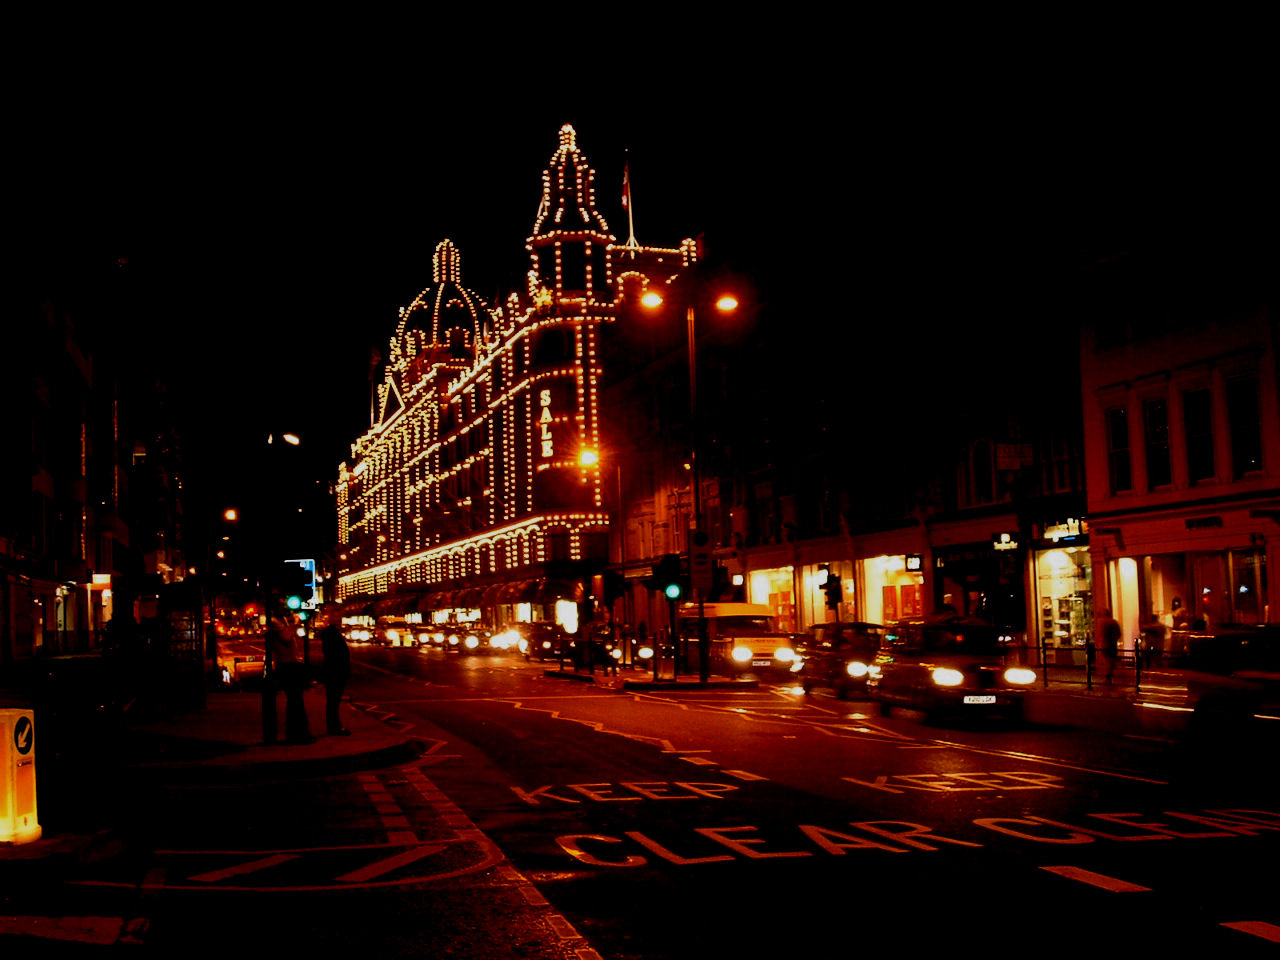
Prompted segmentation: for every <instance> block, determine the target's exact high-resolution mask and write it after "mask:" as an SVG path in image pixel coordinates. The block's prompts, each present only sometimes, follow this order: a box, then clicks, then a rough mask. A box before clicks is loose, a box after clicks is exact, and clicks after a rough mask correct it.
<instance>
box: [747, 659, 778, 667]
mask: <svg viewBox="0 0 1280 960" xmlns="http://www.w3.org/2000/svg"><path fill="white" fill-rule="evenodd" d="M751 665H752V666H753V667H772V666H773V661H772V660H752V661H751Z"/></svg>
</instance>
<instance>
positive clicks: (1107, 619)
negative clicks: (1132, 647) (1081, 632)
mask: <svg viewBox="0 0 1280 960" xmlns="http://www.w3.org/2000/svg"><path fill="white" fill-rule="evenodd" d="M1098 627H1099V630H1098V639H1099V643H1100V646H1099V648H1098V649H1099V650H1100V651H1101V653H1102V659H1103V662H1104V669H1105V670H1106V682H1107V686H1111V678H1112V676H1113V675H1114V674H1115V670H1116V657H1117V656H1119V655H1120V637H1121V634H1122V631H1121V629H1120V621H1118V620H1117V619H1116V618H1115V617H1113V616H1111V610H1110V608H1104V609H1103V611H1102V619H1101V620H1099V621H1098Z"/></svg>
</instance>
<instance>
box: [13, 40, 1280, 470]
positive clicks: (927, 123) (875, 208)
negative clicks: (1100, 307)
mask: <svg viewBox="0 0 1280 960" xmlns="http://www.w3.org/2000/svg"><path fill="white" fill-rule="evenodd" d="M909 66H910V65H908V64H902V65H901V69H900V70H897V71H889V72H875V71H869V70H867V69H861V68H858V69H855V68H850V69H849V71H848V72H844V71H843V70H842V69H841V68H839V66H838V65H837V66H828V67H826V68H824V69H823V70H822V71H820V72H818V71H814V72H810V73H808V74H806V73H797V74H787V75H785V76H784V75H781V74H773V73H770V72H769V71H768V70H765V71H748V70H740V71H739V72H738V74H735V75H732V76H717V77H715V78H714V82H712V81H711V79H710V78H709V77H708V76H707V75H705V74H699V75H698V79H699V86H698V89H697V90H696V91H695V92H694V93H693V94H691V95H683V96H682V95H680V94H678V92H677V89H676V88H675V87H668V88H662V87H661V86H653V85H649V84H646V83H643V82H636V83H634V84H628V83H625V82H621V81H620V80H614V81H611V82H610V83H609V84H608V90H607V93H606V94H602V95H593V96H591V97H585V96H583V97H576V98H575V97H574V96H569V97H563V96H544V95H541V94H542V91H543V90H546V89H550V88H549V87H546V86H545V85H543V86H539V85H537V84H535V87H536V89H535V90H532V91H524V92H523V94H520V93H517V92H515V89H514V88H512V89H511V90H508V91H506V92H504V93H503V95H502V96H497V95H490V96H487V97H460V98H455V97H454V95H453V94H452V93H451V94H450V95H449V96H445V95H443V94H441V93H440V90H441V89H449V90H451V91H452V89H453V88H454V86H456V85H457V84H453V83H443V84H442V83H440V80H439V78H436V82H435V83H433V82H431V78H430V77H429V76H427V75H425V74H424V75H423V76H422V77H421V79H420V82H418V83H412V82H408V78H406V77H397V78H395V79H394V80H392V79H390V78H384V77H381V76H370V77H363V78H360V79H356V78H355V77H354V76H353V74H352V73H351V72H342V73H341V74H339V72H338V71H336V70H335V71H334V72H333V74H332V75H327V74H323V73H317V72H315V71H311V72H308V73H306V74H305V76H304V75H301V74H298V75H294V74H292V73H290V72H289V71H288V70H283V69H282V70H278V71H271V72H270V74H269V75H265V76H264V75H256V74H253V75H246V74H241V73H238V72H236V71H229V72H223V73H222V74H220V75H219V77H218V78H217V79H216V81H215V80H214V79H212V78H208V77H201V78H200V79H199V80H194V79H190V78H187V77H184V76H183V75H181V74H179V75H178V76H176V77H170V78H169V79H168V80H164V79H163V78H159V77H155V78H152V79H151V81H150V82H146V83H144V82H141V81H142V77H141V75H134V74H131V75H130V77H129V78H128V82H122V83H105V84H103V85H101V86H100V87H90V88H86V89H79V90H76V91H74V92H70V91H68V92H63V93H58V94H53V93H50V94H45V95H40V96H38V97H33V98H32V99H31V101H30V102H29V103H28V104H26V105H25V109H24V111H23V116H22V120H21V125H22V131H21V132H22V134H23V135H22V137H21V143H22V144H23V146H24V148H25V149H24V154H25V159H26V161H27V163H24V169H23V172H22V174H21V177H20V179H18V180H17V181H15V182H17V183H19V184H21V187H22V189H21V190H20V191H19V203H20V213H21V214H22V217H23V221H24V222H23V229H22V230H21V232H20V233H19V236H20V238H21V239H20V248H21V250H22V255H24V256H29V257H30V258H31V260H32V261H33V262H36V263H39V264H41V265H42V269H44V271H45V272H44V273H42V275H59V274H63V273H66V272H68V271H73V270H76V269H79V268H80V267H82V265H83V264H85V263H87V262H88V263H94V264H101V263H108V264H110V263H114V262H115V261H116V260H117V258H121V257H123V258H127V265H126V266H124V267H121V268H117V269H118V270H124V271H127V272H129V273H130V275H131V279H130V280H129V284H130V290H131V291H132V293H131V296H132V300H131V302H132V303H134V304H135V305H136V309H135V310H134V311H131V313H130V315H129V316H128V317H127V318H126V319H125V320H124V321H123V323H122V325H123V326H125V327H131V328H129V329H121V330H118V331H115V334H116V335H118V337H119V338H121V339H122V340H124V341H125V342H128V343H130V344H134V345H136V349H137V350H138V351H139V352H140V353H142V354H143V355H145V356H146V357H147V362H149V363H151V364H154V365H155V366H157V367H158V368H161V369H165V370H167V371H168V372H169V373H170V374H171V375H172V379H173V382H174V390H175V392H176V394H177V396H179V397H180V398H182V405H183V406H184V407H185V408H186V409H188V410H189V411H190V412H191V413H192V418H193V420H192V425H191V427H190V428H189V433H190V436H191V438H192V447H193V454H192V455H193V458H194V460H195V461H196V462H198V463H200V464H201V465H202V468H201V472H202V476H201V479H200V481H197V484H199V483H200V482H207V483H208V484H209V486H211V487H215V488H216V487H217V485H220V484H232V485H235V484H239V483H242V482H243V481H244V478H245V477H246V476H251V475H252V465H253V464H254V462H255V458H256V453H255V451H257V450H258V449H259V447H260V444H261V441H262V439H264V438H265V435H266V434H267V433H269V432H271V431H272V430H294V431H296V432H298V433H300V434H302V435H303V438H304V446H305V450H306V452H305V454H304V455H303V457H304V460H305V463H306V469H307V471H308V474H309V476H312V477H314V478H317V479H322V480H325V481H328V480H331V479H332V478H333V477H334V475H335V473H336V466H337V462H338V460H339V459H341V458H342V457H344V456H345V455H346V453H347V447H348V444H349V443H350V442H351V440H353V439H354V438H355V436H356V435H357V434H358V433H359V432H360V431H361V430H363V429H364V428H365V427H366V426H367V424H368V387H369V385H368V380H367V370H368V367H367V361H368V356H369V349H370V348H371V347H375V346H376V347H378V348H380V349H382V350H384V352H385V347H386V341H387V339H388V337H389V336H390V335H391V333H392V332H393V330H394V326H395V323H396V311H397V308H398V307H399V306H401V305H404V304H406V303H408V302H409V301H410V300H411V299H412V297H413V296H414V295H415V294H416V293H418V292H419V291H420V290H421V289H422V288H423V287H425V286H426V285H427V284H428V283H429V282H430V259H431V252H432V250H433V248H434V247H435V245H436V243H438V242H439V241H440V240H441V239H442V238H444V237H449V238H451V239H452V240H453V241H454V242H455V243H456V244H457V245H458V246H459V247H460V249H461V252H462V257H463V279H464V283H465V284H466V285H467V286H469V287H471V288H472V289H474V290H476V291H477V292H478V293H480V294H482V295H484V296H486V297H493V296H495V295H499V294H501V295H505V294H506V292H508V291H509V290H511V289H512V288H513V287H515V286H517V285H518V284H519V283H520V282H521V277H522V274H523V272H524V270H525V269H526V267H527V263H528V261H527V256H526V254H525V251H524V249H523V243H524V239H525V237H526V236H527V235H528V233H529V230H530V228H531V226H532V223H533V219H534V215H535V213H536V210H537V205H538V200H539V196H540V175H541V171H542V169H543V168H544V166H545V165H546V162H547V160H548V158H549V157H550V156H551V154H552V153H553V152H554V150H555V148H556V145H557V140H556V137H557V131H558V128H559V126H560V125H561V124H562V123H566V122H567V123H572V124H573V125H574V126H575V128H576V129H577V132H578V143H579V146H580V147H581V148H582V149H583V151H584V152H585V153H586V155H587V157H588V158H589V160H590V162H591V164H592V166H593V167H594V168H595V170H596V171H597V180H596V184H597V200H598V203H599V206H600V209H601V211H602V213H603V214H604V216H605V218H606V219H607V220H608V222H609V224H610V226H611V227H612V229H613V231H614V233H615V234H616V235H617V236H618V237H619V240H620V241H621V240H625V239H626V234H627V224H626V216H625V214H624V212H623V211H622V209H621V205H620V202H619V201H620V196H621V184H622V170H623V164H624V159H628V160H629V163H630V171H631V183H632V195H633V202H634V210H635V218H636V234H637V238H638V239H639V241H640V242H641V243H644V244H655V245H663V244H673V245H674V244H675V243H677V242H678V241H679V240H680V239H681V238H682V237H685V236H692V235H697V234H704V236H705V243H706V249H707V251H708V254H709V256H710V258H711V260H712V261H713V263H714V264H715V265H716V266H717V267H724V268H726V269H728V270H730V271H731V272H733V273H735V274H737V275H739V276H741V277H744V278H748V279H749V280H750V283H751V285H752V289H751V291H750V293H749V296H750V297H751V300H752V303H753V305H754V307H755V308H756V309H755V310H754V312H753V317H752V320H751V324H750V328H749V330H748V336H747V338H746V343H744V348H745V350H744V359H743V364H744V367H743V369H744V374H745V375H750V376H759V375H760V372H759V371H760V370H761V369H762V368H766V367H770V366H772V368H774V369H776V368H777V367H778V366H786V367H788V368H789V369H790V370H791V373H789V374H787V373H784V374H783V375H782V376H779V377H775V378H774V381H773V382H771V383H770V384H769V386H770V387H771V388H772V387H775V386H778V385H781V384H784V383H788V384H789V383H792V382H794V381H795V379H796V378H795V375H794V371H795V370H796V369H804V370H806V375H805V380H806V381H807V385H806V391H808V392H806V391H791V390H781V391H775V390H772V389H771V390H769V391H765V392H764V393H765V395H766V396H767V397H768V399H769V402H774V403H780V404H784V405H785V404H792V405H795V406H796V408H797V410H806V409H810V408H811V403H812V392H813V391H817V392H822V391H824V390H830V389H832V387H830V383H831V381H832V378H833V377H834V378H835V379H836V380H839V379H840V378H841V377H844V378H845V379H846V380H847V377H848V373H849V371H851V370H854V371H856V370H858V369H868V368H871V369H874V370H876V371H878V373H877V376H879V377H888V378H889V380H890V382H892V380H893V379H895V378H897V377H898V376H899V374H898V373H897V372H895V371H901V376H902V377H903V378H906V379H908V380H909V379H910V378H911V377H912V376H913V374H912V370H915V371H916V374H915V375H916V376H918V377H921V376H922V373H923V372H927V374H936V373H937V371H939V370H942V369H952V368H954V367H955V366H956V365H960V369H967V370H968V371H976V372H975V374H974V375H981V371H983V370H991V369H997V370H998V369H1000V367H1001V365H1002V364H1010V363H1017V362H1018V361H1019V358H1021V359H1022V361H1024V362H1022V363H1021V364H1020V365H1021V366H1031V365H1030V364H1028V363H1026V362H1025V361H1026V359H1027V358H1028V357H1033V356H1037V355H1041V354H1042V352H1043V350H1045V349H1055V350H1056V349H1061V348H1062V344H1059V343H1056V342H1052V338H1053V336H1054V335H1055V334H1054V331H1053V330H1051V329H1048V326H1049V325H1046V324H1045V323H1043V322H1041V321H1042V319H1043V317H1045V316H1046V315H1048V314H1052V313H1053V311H1054V307H1053V304H1055V303H1056V302H1058V301H1059V300H1060V299H1061V295H1062V292H1063V291H1064V290H1065V289H1067V288H1068V287H1069V285H1070V283H1071V280H1072V277H1073V276H1075V275H1076V274H1077V273H1078V271H1079V269H1080V268H1081V267H1082V266H1083V265H1085V264H1088V263H1090V262H1094V261H1095V260H1097V259H1099V258H1102V257H1107V256H1113V255H1115V254H1117V253H1123V252H1125V251H1130V250H1133V249H1135V247H1143V246H1144V245H1146V246H1150V245H1155V246H1162V247H1170V246H1172V247H1175V248H1176V247H1179V246H1180V245H1185V243H1186V242H1187V241H1188V239H1189V238H1190V239H1194V241H1195V242H1196V243H1197V244H1204V243H1206V242H1207V243H1209V244H1210V245H1213V244H1215V243H1217V242H1218V241H1222V242H1223V243H1227V242H1228V241H1229V243H1230V244H1231V245H1244V246H1256V244H1257V242H1259V241H1260V240H1261V238H1263V237H1265V236H1267V235H1268V231H1269V230H1270V229H1273V225H1274V213H1275V205H1274V199H1275V198H1274V186H1273V185H1272V180H1273V179H1274V178H1273V177H1270V176H1266V175H1264V167H1265V166H1266V160H1265V157H1267V156H1271V154H1270V153H1269V152H1264V150H1263V144H1264V143H1265V131H1266V130H1267V129H1268V128H1269V126H1270V125H1271V121H1273V120H1274V115H1271V116H1270V117H1268V116H1266V111H1264V110H1263V109H1262V108H1261V107H1259V106H1256V104H1258V101H1259V100H1260V99H1261V98H1260V97H1259V96H1258V95H1256V94H1248V91H1247V90H1246V89H1245V88H1246V86H1247V84H1248V78H1247V77H1244V76H1242V75H1238V74H1234V73H1232V74H1229V75H1223V74H1216V75H1215V81H1214V82H1213V83H1208V82H1206V81H1205V78H1204V77H1203V76H1200V75H1197V74H1196V73H1195V71H1194V70H1191V71H1190V72H1188V73H1187V75H1185V76H1182V77H1176V76H1173V75H1170V74H1167V73H1166V74H1160V73H1157V74H1154V75H1152V76H1143V75H1142V74H1141V72H1140V71H1137V72H1136V75H1135V73H1130V74H1127V75H1126V79H1125V82H1123V83H1121V82H1119V81H1117V80H1116V79H1115V77H1113V76H1110V75H1108V76H1099V75H1096V74H1091V73H1090V72H1089V71H1088V70H1083V69H1079V70H1076V71H1075V72H1073V71H1072V70H1070V69H1065V70H1063V71H1062V72H1054V75H1053V76H1052V77H1051V78H1041V79H1037V78H1036V77H1035V76H1031V77H1027V76H1015V75H1010V74H1009V73H1008V72H1006V71H1003V70H1001V69H999V68H998V66H993V65H990V64H989V63H988V64H986V65H978V64H977V62H976V61H975V62H973V63H969V62H966V61H965V60H964V58H958V59H957V60H956V61H955V62H948V63H946V64H943V65H936V66H935V67H934V68H933V69H932V70H930V71H926V72H924V73H922V72H921V71H920V69H919V67H918V65H917V66H916V67H915V68H914V69H908V67H909ZM1024 66H1025V64H1024ZM1064 66H1068V67H1069V66H1071V62H1070V61H1067V62H1066V63H1065V64H1064ZM1075 66H1076V67H1079V66H1080V65H1079V64H1076V65H1075ZM906 77H909V78H910V79H909V80H908V79H904V78H906ZM459 82H460V83H461V78H460V80H459ZM461 86H462V87H466V84H465V83H461ZM564 86H565V87H566V88H571V87H572V86H573V85H572V84H565V85H564ZM1246 94H1248V95H1246ZM626 151H629V153H627V152H626ZM28 164H29V166H28ZM1268 225H1271V226H1268ZM22 262H23V263H24V265H25V260H24V261H22ZM50 265H52V266H50ZM1045 337H1049V338H1050V341H1045V340H1044V338H1045ZM1066 348H1067V349H1070V348H1071V345H1070V343H1067V344H1066ZM762 358H768V359H767V362H763V361H762ZM809 365H813V366H812V368H811V367H810V366H809ZM965 365H968V366H967V367H966V366H965ZM810 370H816V371H818V372H820V373H821V374H822V375H819V376H815V375H811V373H810ZM886 371H888V372H886ZM927 374H926V375H923V376H922V379H924V380H926V381H928V380H929V379H930V376H929V375H927ZM843 389H846V390H847V383H846V384H845V386H844V388H843ZM926 389H928V387H927V386H926Z"/></svg>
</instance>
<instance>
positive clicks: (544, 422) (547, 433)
mask: <svg viewBox="0 0 1280 960" xmlns="http://www.w3.org/2000/svg"><path fill="white" fill-rule="evenodd" d="M538 405H539V406H541V407H542V413H541V415H540V416H539V417H538V424H539V426H540V428H541V431H542V455H543V456H544V457H550V456H552V455H553V454H554V453H555V448H554V447H552V445H551V391H550V390H540V391H539V392H538Z"/></svg>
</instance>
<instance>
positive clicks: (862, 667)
mask: <svg viewBox="0 0 1280 960" xmlns="http://www.w3.org/2000/svg"><path fill="white" fill-rule="evenodd" d="M867 671H868V667H867V665H866V664H865V663H863V662H862V661H861V660H852V661H850V662H849V663H848V664H847V665H846V666H845V668H844V672H845V673H847V674H848V675H849V676H851V677H854V678H857V679H861V678H863V677H865V676H866V675H867Z"/></svg>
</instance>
